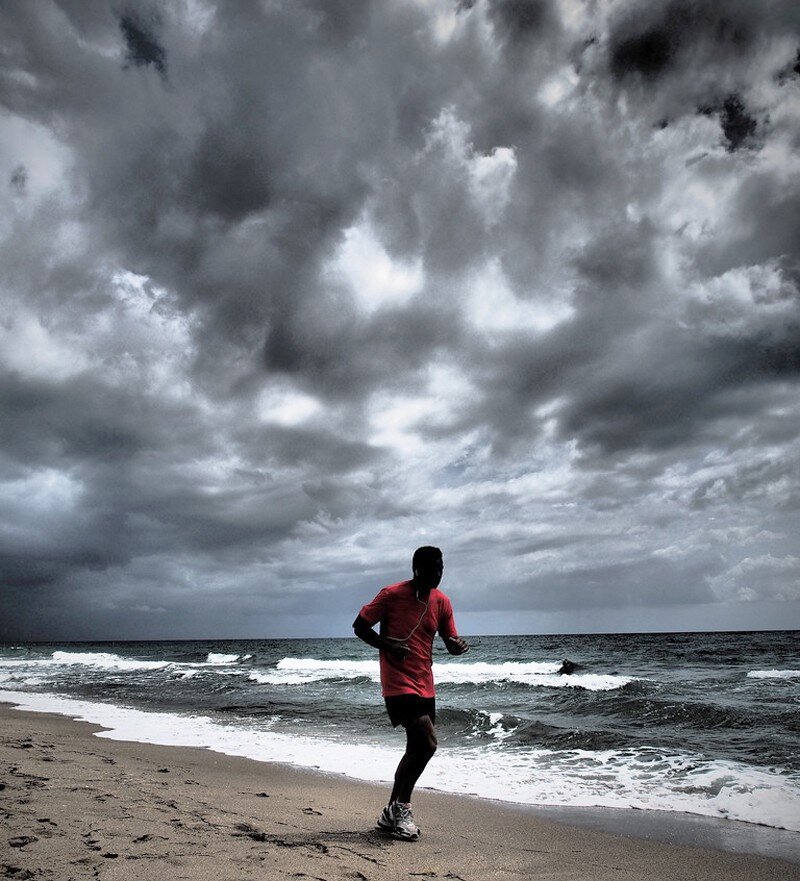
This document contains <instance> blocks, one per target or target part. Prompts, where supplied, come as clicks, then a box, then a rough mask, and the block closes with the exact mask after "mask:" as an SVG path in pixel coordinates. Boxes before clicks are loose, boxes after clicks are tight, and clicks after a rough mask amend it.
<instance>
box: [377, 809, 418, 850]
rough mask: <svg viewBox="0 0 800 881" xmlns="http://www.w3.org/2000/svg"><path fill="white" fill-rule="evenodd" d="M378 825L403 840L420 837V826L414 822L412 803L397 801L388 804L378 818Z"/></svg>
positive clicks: (413, 839) (412, 839)
mask: <svg viewBox="0 0 800 881" xmlns="http://www.w3.org/2000/svg"><path fill="white" fill-rule="evenodd" d="M378 826H380V828H381V829H385V830H386V831H387V832H389V833H390V834H391V835H393V836H394V837H395V838H399V839H401V840H403V841H415V840H416V839H417V838H419V832H420V830H419V826H417V824H416V823H415V822H414V817H413V815H412V814H411V805H410V804H403V803H402V802H399V801H395V802H392V803H391V804H390V805H387V806H386V807H385V808H384V809H383V811H382V812H381V815H380V817H379V818H378Z"/></svg>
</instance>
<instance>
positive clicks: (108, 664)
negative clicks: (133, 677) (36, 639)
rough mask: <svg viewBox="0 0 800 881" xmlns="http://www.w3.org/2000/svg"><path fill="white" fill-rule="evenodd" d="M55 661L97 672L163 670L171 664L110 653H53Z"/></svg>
mask: <svg viewBox="0 0 800 881" xmlns="http://www.w3.org/2000/svg"><path fill="white" fill-rule="evenodd" d="M53 661H55V662H56V663H58V664H83V665H84V666H86V667H94V668H95V669H97V670H161V669H163V668H164V667H168V666H169V664H170V662H169V661H140V660H139V659H138V658H123V657H120V655H114V654H111V653H110V652H53Z"/></svg>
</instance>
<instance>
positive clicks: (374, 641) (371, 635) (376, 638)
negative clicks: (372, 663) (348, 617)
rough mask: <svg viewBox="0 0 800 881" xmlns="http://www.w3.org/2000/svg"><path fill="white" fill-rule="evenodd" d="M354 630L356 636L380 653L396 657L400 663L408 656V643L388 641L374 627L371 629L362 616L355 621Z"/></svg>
mask: <svg viewBox="0 0 800 881" xmlns="http://www.w3.org/2000/svg"><path fill="white" fill-rule="evenodd" d="M353 630H354V631H355V634H356V636H357V637H358V638H359V639H361V640H363V641H364V642H365V643H366V644H367V645H371V646H372V647H373V648H376V649H378V651H381V652H388V653H389V654H390V655H394V657H395V658H397V660H399V661H402V660H403V658H405V656H406V655H407V654H408V644H407V643H405V642H401V641H400V640H399V639H386V638H385V637H383V636H381V635H380V634H378V633H376V632H375V631H374V630H373V629H372V627H370V625H369V622H368V621H366V620H365V619H364V618H362V617H361V615H359V616H358V617H357V618H356V620H355V621H353Z"/></svg>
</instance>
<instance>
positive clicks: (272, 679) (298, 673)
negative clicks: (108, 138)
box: [250, 658, 633, 691]
mask: <svg viewBox="0 0 800 881" xmlns="http://www.w3.org/2000/svg"><path fill="white" fill-rule="evenodd" d="M560 666H561V663H560V662H556V663H549V662H529V663H523V662H518V661H505V662H504V663H499V664H489V663H483V662H478V663H474V664H465V663H444V664H436V665H435V666H434V675H435V678H436V681H437V682H438V683H440V684H443V683H448V684H454V685H475V684H481V683H488V682H512V683H516V684H520V685H530V686H538V687H544V688H585V689H587V690H588V691H610V690H611V689H615V688H622V687H623V686H625V685H627V684H628V683H629V682H632V681H633V677H631V676H622V675H619V674H616V673H573V674H572V675H569V676H566V675H565V676H561V675H559V673H558V670H559V668H560ZM362 678H366V679H370V680H372V681H373V682H378V681H379V680H380V673H379V669H378V662H377V660H369V661H339V660H320V659H318V658H282V659H281V660H280V661H279V662H278V664H277V666H276V667H275V668H274V669H271V670H259V671H253V672H252V673H251V674H250V679H251V680H252V681H253V682H259V683H262V684H265V685H302V684H304V683H308V682H320V681H322V680H325V679H362Z"/></svg>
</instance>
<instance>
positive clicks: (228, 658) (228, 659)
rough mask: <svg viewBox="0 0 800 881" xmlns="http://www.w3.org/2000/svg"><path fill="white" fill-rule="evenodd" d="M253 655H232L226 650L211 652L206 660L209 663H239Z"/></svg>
mask: <svg viewBox="0 0 800 881" xmlns="http://www.w3.org/2000/svg"><path fill="white" fill-rule="evenodd" d="M252 657H253V656H252V655H230V654H226V653H225V652H209V653H208V657H206V662H207V663H209V664H215V665H216V664H239V663H241V662H242V661H248V660H250V658H252Z"/></svg>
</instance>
